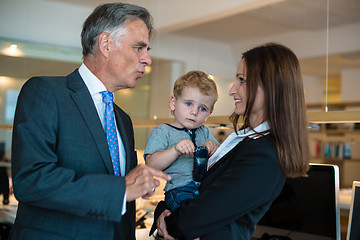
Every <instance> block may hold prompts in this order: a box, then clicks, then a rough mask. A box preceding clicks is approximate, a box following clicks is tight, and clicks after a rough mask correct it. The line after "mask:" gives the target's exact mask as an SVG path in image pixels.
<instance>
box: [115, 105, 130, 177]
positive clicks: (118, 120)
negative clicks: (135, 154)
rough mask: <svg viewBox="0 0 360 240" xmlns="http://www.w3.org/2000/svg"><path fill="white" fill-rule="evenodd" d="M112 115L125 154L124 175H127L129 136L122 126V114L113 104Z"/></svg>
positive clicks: (128, 167)
mask: <svg viewBox="0 0 360 240" xmlns="http://www.w3.org/2000/svg"><path fill="white" fill-rule="evenodd" d="M114 113H115V118H116V125H117V127H118V130H119V133H120V137H121V140H122V142H123V145H124V148H125V153H126V164H125V166H126V170H125V173H128V172H129V171H130V165H131V164H130V155H131V149H130V143H129V136H128V135H127V131H126V127H128V126H125V124H124V121H123V120H122V117H121V115H122V113H121V112H120V110H119V107H118V106H117V105H116V104H114Z"/></svg>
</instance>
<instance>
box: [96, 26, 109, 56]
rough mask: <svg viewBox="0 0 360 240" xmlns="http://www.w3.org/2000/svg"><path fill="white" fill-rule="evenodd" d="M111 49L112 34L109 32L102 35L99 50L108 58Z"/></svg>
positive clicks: (99, 39) (99, 40)
mask: <svg viewBox="0 0 360 240" xmlns="http://www.w3.org/2000/svg"><path fill="white" fill-rule="evenodd" d="M110 47H111V38H110V34H109V33H107V32H103V33H101V34H100V35H99V38H98V48H99V50H100V52H101V53H102V55H104V56H105V57H108V56H109V53H110Z"/></svg>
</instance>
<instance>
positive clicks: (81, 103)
mask: <svg viewBox="0 0 360 240" xmlns="http://www.w3.org/2000/svg"><path fill="white" fill-rule="evenodd" d="M67 80H68V86H69V88H70V89H72V90H73V92H72V93H71V97H72V98H73V100H74V102H75V104H76V106H77V108H78V110H79V112H80V113H81V115H82V117H83V119H84V122H85V123H86V125H87V127H88V129H89V131H90V133H91V135H92V136H93V139H94V141H95V144H96V147H97V148H98V149H99V152H100V155H101V157H102V160H103V162H104V164H105V167H106V169H107V171H108V172H109V173H110V174H113V173H114V171H113V167H112V163H111V157H110V153H109V146H108V144H107V141H106V136H105V133H104V129H103V127H102V125H101V121H100V119H99V115H98V113H97V111H96V108H95V105H94V103H93V100H92V98H91V95H90V93H89V90H88V89H87V87H86V85H85V83H84V81H83V80H82V78H81V76H80V74H79V72H78V71H77V70H76V71H74V72H73V73H71V74H70V75H68V76H67Z"/></svg>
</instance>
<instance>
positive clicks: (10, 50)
mask: <svg viewBox="0 0 360 240" xmlns="http://www.w3.org/2000/svg"><path fill="white" fill-rule="evenodd" d="M1 53H2V54H4V55H6V56H10V57H21V56H24V53H23V52H22V51H21V50H20V49H19V47H18V45H16V44H11V45H10V46H9V47H7V48H4V49H3V50H2V51H1Z"/></svg>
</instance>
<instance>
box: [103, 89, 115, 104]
mask: <svg viewBox="0 0 360 240" xmlns="http://www.w3.org/2000/svg"><path fill="white" fill-rule="evenodd" d="M100 93H101V95H102V98H103V102H104V103H109V102H113V101H114V96H113V94H112V92H109V91H103V92H100Z"/></svg>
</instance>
